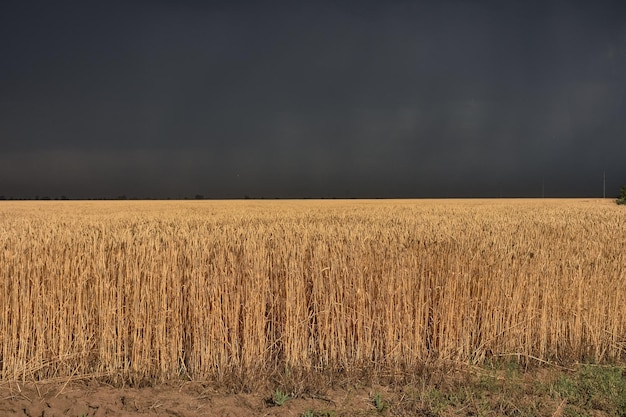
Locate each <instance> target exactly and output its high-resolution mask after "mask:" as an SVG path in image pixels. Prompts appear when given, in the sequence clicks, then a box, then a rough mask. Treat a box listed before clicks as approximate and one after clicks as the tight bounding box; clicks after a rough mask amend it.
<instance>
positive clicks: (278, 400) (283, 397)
mask: <svg viewBox="0 0 626 417" xmlns="http://www.w3.org/2000/svg"><path fill="white" fill-rule="evenodd" d="M287 400H289V394H287V393H284V392H282V391H281V390H279V389H277V390H276V391H274V393H273V394H272V402H273V403H274V405H277V406H279V407H280V406H281V405H283V404H285V403H286V402H287Z"/></svg>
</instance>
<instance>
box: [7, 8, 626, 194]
mask: <svg viewBox="0 0 626 417" xmlns="http://www.w3.org/2000/svg"><path fill="white" fill-rule="evenodd" d="M272 4H274V3H272ZM0 36H1V39H3V41H2V43H1V44H0V52H1V54H2V65H1V66H0V91H1V94H0V145H1V147H2V151H1V152H0V195H5V196H15V197H28V196H35V195H52V196H54V195H69V196H71V197H76V198H94V197H112V196H117V195H121V194H126V195H134V196H142V197H156V198H165V197H172V198H181V197H184V196H190V195H194V194H203V195H205V196H207V197H215V198H240V197H243V196H244V195H248V196H252V197H268V198H269V197H497V196H506V197H521V196H540V195H541V193H542V192H544V193H545V194H546V195H548V196H601V194H602V179H603V173H605V172H606V177H607V189H608V191H609V192H613V193H616V192H617V189H618V188H619V186H620V185H622V184H623V183H626V163H624V155H626V146H625V143H626V121H625V120H626V7H624V6H623V5H622V3H621V2H617V1H615V2H612V1H599V2H593V3H592V2H558V1H554V2H552V1H547V2H540V3H534V2H496V1H494V2H488V1H479V2H462V1H438V2H435V1H432V2H426V1H425V2H404V1H391V2H338V3H333V2H311V3H297V4H296V3H283V4H279V3H277V4H276V5H272V6H269V4H266V5H261V4H257V3H256V2H224V3H222V4H220V3H214V2H207V3H205V2H194V1H183V2H175V1H157V2H147V1H145V2H144V1H128V2H65V1H61V2H54V3H49V2H41V3H33V2H15V3H10V2H9V3H3V5H2V6H0Z"/></svg>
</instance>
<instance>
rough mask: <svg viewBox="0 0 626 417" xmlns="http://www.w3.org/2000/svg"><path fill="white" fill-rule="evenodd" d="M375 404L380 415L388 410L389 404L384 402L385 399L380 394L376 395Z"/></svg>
mask: <svg viewBox="0 0 626 417" xmlns="http://www.w3.org/2000/svg"><path fill="white" fill-rule="evenodd" d="M373 403H374V407H376V411H378V412H379V413H382V412H383V411H385V410H386V409H387V403H386V402H385V401H383V397H382V396H381V395H380V393H376V395H374V399H373Z"/></svg>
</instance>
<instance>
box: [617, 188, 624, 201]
mask: <svg viewBox="0 0 626 417" xmlns="http://www.w3.org/2000/svg"><path fill="white" fill-rule="evenodd" d="M617 204H626V185H624V186H623V187H622V188H621V189H620V196H619V198H618V199H617Z"/></svg>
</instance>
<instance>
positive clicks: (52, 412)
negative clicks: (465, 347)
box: [0, 382, 377, 417]
mask: <svg viewBox="0 0 626 417" xmlns="http://www.w3.org/2000/svg"><path fill="white" fill-rule="evenodd" d="M271 394H272V393H271V392H268V393H266V394H265V395H263V394H262V393H256V394H227V393H219V392H217V391H215V390H214V389H212V388H207V387H205V386H203V385H202V384H200V383H185V384H178V385H176V384H164V385H159V386H155V387H149V388H114V387H111V386H108V385H104V384H101V383H97V382H73V383H70V384H67V385H64V384H51V383H47V384H43V383H41V384H37V385H35V384H32V383H31V384H26V385H21V384H16V383H13V384H10V385H9V384H8V383H5V384H4V385H2V386H0V416H28V417H57V416H59V417H60V416H74V417H87V416H89V417H91V416H94V417H100V416H108V417H109V416H130V417H132V416H146V415H149V416H177V417H191V416H193V417H197V416H232V417H242V416H302V415H303V414H304V413H306V412H310V413H313V415H315V416H320V415H321V416H323V415H333V416H343V415H346V416H348V415H375V414H377V413H376V410H375V408H374V405H373V404H372V401H371V398H372V389H371V388H370V389H363V390H356V389H355V390H346V391H344V390H340V391H332V392H329V393H328V394H327V395H325V396H320V397H316V398H307V397H304V398H294V399H289V400H288V401H287V402H285V403H284V404H283V405H282V406H277V405H275V404H273V402H272V401H271ZM331 411H332V413H331Z"/></svg>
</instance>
